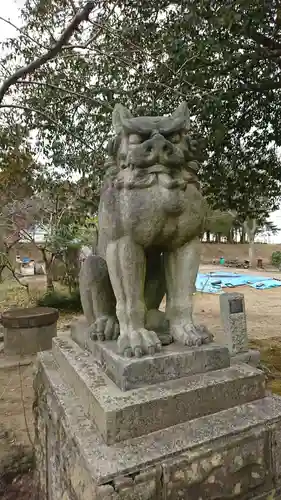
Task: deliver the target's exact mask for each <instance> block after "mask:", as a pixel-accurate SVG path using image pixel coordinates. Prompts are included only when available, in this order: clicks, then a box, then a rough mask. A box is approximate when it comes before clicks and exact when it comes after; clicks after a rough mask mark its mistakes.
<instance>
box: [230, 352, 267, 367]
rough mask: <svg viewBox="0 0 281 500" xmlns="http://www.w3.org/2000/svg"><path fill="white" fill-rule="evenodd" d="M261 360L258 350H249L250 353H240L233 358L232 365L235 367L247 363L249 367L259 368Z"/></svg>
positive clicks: (231, 359)
mask: <svg viewBox="0 0 281 500" xmlns="http://www.w3.org/2000/svg"><path fill="white" fill-rule="evenodd" d="M260 359H261V355H260V351H258V350H256V349H249V350H248V351H245V352H239V353H238V354H235V355H234V356H231V358H230V363H231V364H233V365H234V364H235V365H236V364H237V363H247V364H248V365H251V366H255V367H257V366H259V363H260Z"/></svg>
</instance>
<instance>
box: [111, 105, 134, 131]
mask: <svg viewBox="0 0 281 500" xmlns="http://www.w3.org/2000/svg"><path fill="white" fill-rule="evenodd" d="M130 118H133V115H132V113H131V112H130V111H129V110H128V109H127V108H125V106H123V104H116V105H115V107H114V110H113V112H112V125H113V128H114V132H115V133H116V135H118V134H119V133H120V132H121V131H122V130H123V121H124V120H128V119H130Z"/></svg>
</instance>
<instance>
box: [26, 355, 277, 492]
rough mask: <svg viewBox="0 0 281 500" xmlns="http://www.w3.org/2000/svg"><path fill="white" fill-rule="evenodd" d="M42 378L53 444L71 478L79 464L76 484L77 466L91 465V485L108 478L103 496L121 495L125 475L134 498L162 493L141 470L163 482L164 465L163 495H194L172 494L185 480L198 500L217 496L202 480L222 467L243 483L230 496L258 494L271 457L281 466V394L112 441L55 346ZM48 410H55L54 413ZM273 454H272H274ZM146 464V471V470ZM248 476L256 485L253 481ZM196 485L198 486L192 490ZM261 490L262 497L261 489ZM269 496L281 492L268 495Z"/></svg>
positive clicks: (43, 361) (44, 360) (87, 469)
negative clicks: (68, 377) (64, 371)
mask: <svg viewBox="0 0 281 500" xmlns="http://www.w3.org/2000/svg"><path fill="white" fill-rule="evenodd" d="M36 385H37V387H38V390H39V392H40V394H41V392H42V389H41V388H42V387H44V394H43V395H42V397H43V398H45V397H46V394H47V395H48V397H47V401H48V405H49V410H46V412H45V415H43V414H42V416H41V418H44V419H45V420H44V422H43V421H42V422H41V421H40V424H41V425H42V427H43V428H46V429H50V436H49V441H48V442H49V447H50V449H51V450H52V449H53V450H54V451H53V452H54V455H55V456H56V457H57V454H58V450H60V453H61V460H62V464H61V468H62V474H64V476H63V478H64V480H65V469H64V468H63V464H64V463H65V464H67V467H68V470H71V471H73V474H72V476H70V478H68V477H66V480H67V479H69V480H70V481H72V486H73V488H77V484H78V485H79V482H78V481H77V479H78V476H77V471H80V473H81V471H83V475H82V474H81V483H82V484H83V485H84V484H87V485H89V484H90V482H91V481H93V482H94V484H95V485H107V486H106V487H104V489H103V488H102V487H101V489H100V490H99V491H100V492H101V496H97V498H98V499H100V498H102V499H103V498H110V499H111V498H112V499H113V498H117V494H116V491H119V490H118V488H119V487H120V488H121V485H122V481H123V483H124V484H125V487H127V488H128V490H127V491H128V493H127V495H128V496H127V495H126V494H125V490H124V497H123V496H120V498H125V497H126V499H127V498H128V499H130V500H131V499H134V500H136V499H137V498H142V499H148V498H149V499H151V498H158V496H156V492H155V497H154V496H153V494H152V493H150V495H147V496H146V495H145V492H146V489H145V484H143V483H142V482H141V477H140V476H142V477H143V478H145V477H147V481H149V484H151V482H152V484H151V487H155V488H156V486H155V485H154V486H153V484H154V479H155V481H156V479H157V472H158V476H159V467H160V474H161V470H162V476H161V477H162V480H161V484H163V488H164V490H165V491H164V493H165V494H166V495H167V496H165V495H164V496H163V497H162V496H161V498H167V499H168V498H169V499H170V498H171V499H176V498H177V499H178V498H187V496H184V495H183V494H181V493H177V492H175V491H173V489H172V491H171V492H170V493H169V491H170V488H179V490H181V488H182V483H183V484H184V489H185V494H186V495H187V492H188V498H192V499H193V500H197V499H198V498H199V497H200V496H201V497H202V498H215V496H214V492H213V494H212V495H211V494H210V495H209V496H204V495H203V494H202V492H201V490H200V487H201V486H202V484H203V486H204V485H205V487H206V489H207V487H208V485H210V486H212V485H213V486H215V484H216V481H217V474H218V475H219V478H218V479H219V480H220V484H221V485H222V484H224V483H225V478H227V481H229V482H231V483H230V486H233V489H234V488H238V487H237V486H236V485H237V484H238V486H240V490H239V491H240V493H241V495H236V494H235V495H234V494H233V495H231V494H229V496H227V498H234V497H235V498H236V497H237V499H238V497H239V499H240V498H242V497H243V499H244V498H245V499H246V498H250V497H251V498H252V496H254V497H255V498H257V497H256V496H255V495H253V493H251V491H252V490H251V489H250V487H253V488H254V491H256V490H255V488H256V487H257V484H258V483H259V481H261V480H264V481H267V479H268V480H271V475H270V474H269V475H267V476H266V472H265V471H266V467H267V466H268V464H266V463H265V460H269V463H271V462H274V463H275V464H277V465H278V464H279V463H280V460H281V453H280V432H281V428H280V419H281V398H279V397H272V396H270V397H265V398H263V399H260V400H257V401H254V402H251V403H246V404H243V405H241V406H236V407H234V408H231V409H228V410H224V411H221V412H219V413H215V414H213V415H208V416H205V417H201V418H198V419H194V420H192V421H189V422H184V423H182V424H179V425H176V426H173V427H169V428H167V429H164V430H160V431H157V432H154V433H151V434H148V435H147V436H142V437H136V438H134V439H130V440H128V441H124V442H120V443H116V444H115V445H112V446H108V445H107V444H106V443H104V441H103V439H102V438H101V437H100V435H99V433H98V432H97V429H96V428H95V426H94V425H93V423H92V421H91V420H90V419H88V418H87V417H85V415H84V408H83V406H82V405H81V399H80V398H78V397H77V395H76V394H75V393H74V392H73V390H72V389H71V387H70V386H69V384H68V383H67V382H66V381H65V380H64V379H63V378H62V376H61V374H60V372H59V370H58V368H57V365H56V364H55V363H54V358H53V355H52V354H51V353H50V352H45V353H40V355H39V374H38V375H37V381H36ZM44 404H45V403H44ZM48 411H49V412H51V416H50V414H49V413H48ZM54 425H55V426H56V427H55V429H56V430H57V429H58V428H60V429H61V431H60V432H58V430H57V432H53V433H52V432H51V428H52V426H54ZM52 436H53V437H52ZM51 439H52V440H53V441H51ZM263 450H264V451H263ZM263 453H264V455H263ZM267 453H269V456H268V457H267V456H266V454H267ZM270 457H273V458H272V459H271V458H270ZM67 467H66V469H67ZM274 467H275V466H274ZM139 471H142V473H141V474H138V472H139ZM56 472H57V469H56ZM75 473H76V475H75ZM220 474H221V475H220ZM277 474H280V470H279V469H278V471H276V472H275V475H276V476H275V478H276V477H277ZM86 476H87V477H86ZM201 476H202V477H203V479H202V477H201ZM248 476H249V477H250V480H251V481H252V484H249V483H248V482H247V481H246V479H247V477H248ZM85 477H86V478H85ZM119 478H120V479H119ZM204 478H205V482H204ZM266 478H267V479H266ZM275 478H274V477H273V478H272V480H273V481H274V480H275ZM126 481H127V482H126ZM130 481H131V483H132V488H133V487H134V488H136V490H134V491H133V493H132V494H130V492H131V490H130V488H131V485H130ZM232 481H234V484H232ZM110 485H111V486H110ZM118 485H119V486H118ZM138 485H139V486H138ZM192 487H194V488H196V487H197V490H196V491H197V493H196V492H195V490H192ZM265 487H267V485H265ZM106 488H108V489H106ZM137 488H140V489H141V491H143V496H142V495H141V493H139V496H138V494H137ZM189 488H190V489H191V491H190V495H189ZM268 489H269V488H268ZM115 490H116V491H115ZM265 491H267V490H265ZM108 492H109V493H111V494H112V496H110V495H109V496H108V497H107V496H106V494H105V493H108ZM249 492H250V493H249ZM102 493H103V494H104V495H105V496H104V497H103V496H102ZM109 493H108V494H109ZM153 493H154V490H153ZM84 495H85V496H83V498H86V494H85V492H84ZM169 495H170V496H169ZM173 495H174V496H173ZM248 495H249V496H248ZM256 495H257V496H259V493H258V491H257V492H256ZM79 498H80V497H79ZM87 498H92V496H90V495H88V496H87ZM118 498H119V497H118ZM216 498H226V496H225V495H222V494H220V495H216ZM261 498H264V499H265V498H273V497H270V496H269V495H268V496H264V497H263V496H262V497H261ZM274 498H275V496H274ZM276 498H279V496H276Z"/></svg>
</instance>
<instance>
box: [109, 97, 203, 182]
mask: <svg viewBox="0 0 281 500" xmlns="http://www.w3.org/2000/svg"><path fill="white" fill-rule="evenodd" d="M112 121H113V128H114V131H115V134H116V136H115V139H114V140H113V141H112V142H111V144H110V146H109V154H110V156H111V158H112V160H113V162H114V164H115V165H116V166H117V167H118V169H120V170H122V169H127V168H129V169H132V170H138V171H140V170H146V171H148V172H150V173H152V172H161V171H162V172H167V173H169V174H171V175H172V174H173V172H176V171H179V170H180V169H182V168H187V169H191V170H193V171H196V170H198V163H197V161H196V153H197V142H196V141H193V140H192V139H191V138H190V135H189V130H190V117H189V111H188V108H187V104H186V103H185V102H184V103H182V104H181V105H180V106H179V107H178V108H177V109H176V111H175V112H174V113H173V114H172V115H171V116H168V117H165V116H160V117H158V116H143V117H142V116H141V117H133V116H132V114H131V113H130V111H129V110H128V109H127V108H125V107H124V106H122V105H121V104H117V105H116V106H115V108H114V110H113V116H112Z"/></svg>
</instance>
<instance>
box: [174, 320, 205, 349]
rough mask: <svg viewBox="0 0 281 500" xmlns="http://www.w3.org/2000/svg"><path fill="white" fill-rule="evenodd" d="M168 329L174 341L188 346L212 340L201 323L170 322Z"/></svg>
mask: <svg viewBox="0 0 281 500" xmlns="http://www.w3.org/2000/svg"><path fill="white" fill-rule="evenodd" d="M170 331H171V334H172V336H173V339H174V341H175V342H180V343H181V344H183V345H187V346H189V347H192V346H200V345H201V344H208V343H210V342H212V340H213V335H212V334H211V333H210V332H209V331H208V329H207V328H206V327H205V326H203V325H198V326H196V325H194V324H193V323H179V324H174V325H173V324H170Z"/></svg>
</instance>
